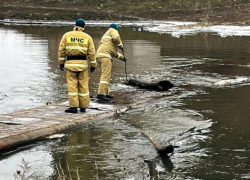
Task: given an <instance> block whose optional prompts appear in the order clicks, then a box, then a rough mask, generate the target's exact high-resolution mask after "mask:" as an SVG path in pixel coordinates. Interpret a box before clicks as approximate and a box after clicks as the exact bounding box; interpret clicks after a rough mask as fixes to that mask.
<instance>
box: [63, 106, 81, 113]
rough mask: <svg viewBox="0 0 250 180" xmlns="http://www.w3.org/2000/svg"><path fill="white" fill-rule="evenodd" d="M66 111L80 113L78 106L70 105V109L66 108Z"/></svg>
mask: <svg viewBox="0 0 250 180" xmlns="http://www.w3.org/2000/svg"><path fill="white" fill-rule="evenodd" d="M65 112H66V113H78V112H77V108H76V107H70V108H69V109H66V110H65Z"/></svg>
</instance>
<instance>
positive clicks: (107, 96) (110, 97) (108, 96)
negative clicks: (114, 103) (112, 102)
mask: <svg viewBox="0 0 250 180" xmlns="http://www.w3.org/2000/svg"><path fill="white" fill-rule="evenodd" d="M106 98H109V99H113V98H114V96H110V95H106Z"/></svg>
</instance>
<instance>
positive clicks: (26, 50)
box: [0, 25, 250, 180]
mask: <svg viewBox="0 0 250 180" xmlns="http://www.w3.org/2000/svg"><path fill="white" fill-rule="evenodd" d="M71 29H72V27H60V26H57V27H49V26H21V25H20V26H3V25H2V26H0V39H1V40H0V51H1V58H0V59H1V60H0V66H1V71H0V77H1V78H0V84H1V86H0V113H1V114H3V113H9V112H13V111H17V110H21V109H29V108H33V107H38V106H42V105H45V104H46V103H47V102H64V101H66V100H67V89H66V88H67V85H66V81H65V75H64V73H63V72H61V71H59V69H58V64H57V50H58V44H59V42H60V39H61V37H62V35H63V34H64V33H65V32H66V31H68V30H71ZM139 30H141V29H136V28H121V29H120V34H121V36H122V39H123V42H124V45H125V55H126V57H127V59H128V64H127V65H128V67H127V68H128V73H129V74H128V76H129V77H133V78H138V79H141V80H154V79H158V80H163V79H166V80H169V81H171V82H173V83H174V84H175V85H176V87H175V88H174V89H172V92H173V95H172V96H168V97H164V98H162V99H160V100H156V101H155V102H154V103H151V104H145V105H143V106H138V107H137V108H135V109H131V110H129V111H127V112H126V113H125V114H121V115H120V116H118V117H113V118H109V119H103V120H102V121H100V122H97V123H94V124H91V125H88V126H86V127H81V128H78V129H75V130H74V131H71V132H67V133H66V135H65V136H64V137H62V138H60V139H54V140H48V141H43V142H37V143H34V144H30V145H29V146H26V147H20V148H18V149H17V150H15V151H12V152H9V153H6V154H1V159H0V180H11V179H14V175H13V174H14V173H15V172H16V170H18V169H21V168H20V165H22V159H24V160H25V161H26V162H27V163H28V165H29V166H30V167H31V169H30V173H31V174H33V175H35V176H37V177H36V179H56V177H57V176H58V173H57V172H58V171H57V168H56V166H61V167H62V169H63V171H64V172H65V173H66V174H67V175H69V171H70V174H71V176H72V178H73V179H76V176H77V175H76V172H77V169H78V167H79V169H78V173H79V176H80V177H81V179H93V180H94V179H97V176H98V177H99V178H100V179H110V180H113V179H143V178H146V177H147V175H148V173H149V174H150V176H151V177H154V178H155V179H208V180H211V179H216V180H217V179H227V180H228V179H250V160H249V156H250V130H249V124H250V123H249V115H250V113H249V112H250V111H249V104H250V96H249V92H250V86H249V82H243V83H241V84H234V85H227V86H215V85H214V83H215V82H217V81H220V80H223V79H234V78H236V77H249V76H250V71H249V68H250V58H249V52H250V38H249V37H226V38H221V37H219V36H216V35H213V34H209V33H200V34H197V35H194V36H181V37H180V38H174V37H171V35H167V34H157V33H150V32H144V31H139ZM105 31H106V28H103V27H87V28H86V32H87V33H89V34H90V35H92V37H93V39H94V42H95V45H96V47H97V46H98V42H99V40H100V37H101V36H102V34H103V33H104V32H105ZM99 78H100V69H98V71H97V72H96V73H94V74H91V75H90V92H91V94H92V95H93V96H95V95H96V91H97V86H98V82H99ZM124 81H125V75H124V63H123V62H121V61H119V60H114V62H113V76H112V81H111V84H112V86H111V89H112V90H116V89H124V90H126V91H130V90H134V89H133V88H131V87H128V86H125V85H122V84H121V83H122V82H124ZM145 93H152V94H154V92H145ZM117 98H118V97H117ZM62 113H63V112H62ZM192 127H196V128H195V129H194V130H193V131H191V132H187V133H183V132H185V131H187V130H188V129H190V128H192ZM138 129H142V130H144V131H146V132H148V133H150V134H151V136H152V137H154V139H155V140H157V142H159V143H161V144H163V145H167V144H173V145H175V146H178V148H176V149H175V153H174V154H173V155H172V156H171V157H170V158H160V157H159V156H158V155H157V153H156V151H155V150H154V147H153V146H152V144H151V143H150V142H149V140H148V139H146V138H145V137H144V136H143V135H142V134H141V133H140V132H139V130H138ZM68 167H69V171H68Z"/></svg>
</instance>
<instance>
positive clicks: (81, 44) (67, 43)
mask: <svg viewBox="0 0 250 180" xmlns="http://www.w3.org/2000/svg"><path fill="white" fill-rule="evenodd" d="M83 30H84V28H82V27H78V26H75V27H74V29H73V31H70V32H67V33H65V34H64V35H63V37H62V39H61V42H60V45H59V50H58V57H59V58H58V61H59V64H65V69H69V70H71V71H83V70H85V69H87V68H88V61H90V65H91V67H96V66H97V63H96V58H95V45H94V42H93V39H92V37H91V36H90V35H88V34H87V33H85V32H83ZM67 56H86V58H87V60H88V61H87V60H80V59H79V60H68V61H67Z"/></svg>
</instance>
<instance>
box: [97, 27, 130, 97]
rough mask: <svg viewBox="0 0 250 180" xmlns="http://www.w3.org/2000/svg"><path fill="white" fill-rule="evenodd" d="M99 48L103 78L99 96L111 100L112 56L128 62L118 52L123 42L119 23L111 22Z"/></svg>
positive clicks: (98, 53)
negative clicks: (119, 31)
mask: <svg viewBox="0 0 250 180" xmlns="http://www.w3.org/2000/svg"><path fill="white" fill-rule="evenodd" d="M99 44H100V45H99V48H98V50H97V54H96V57H97V60H98V62H99V63H100V64H101V80H100V84H99V88H98V93H97V98H98V99H100V100H103V101H109V100H110V99H111V98H113V97H112V96H110V95H109V82H110V79H111V70H112V58H118V59H120V60H122V61H124V62H126V58H125V57H124V56H123V55H122V54H120V53H119V52H118V48H119V49H121V50H122V52H123V53H124V49H123V44H122V41H121V38H120V35H119V33H118V25H117V24H111V25H110V26H109V29H108V31H107V32H106V33H105V34H104V35H103V36H102V39H101V41H100V43H99Z"/></svg>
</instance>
